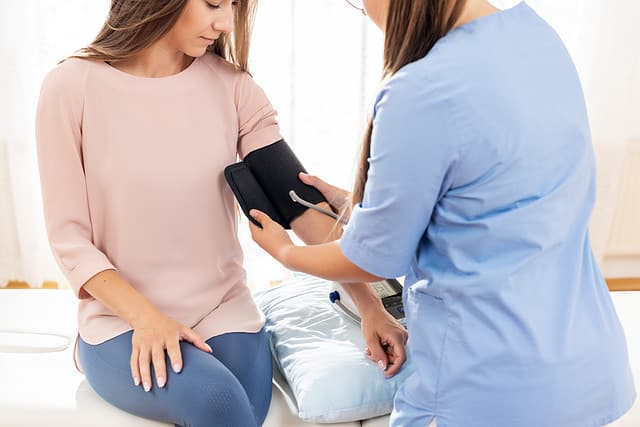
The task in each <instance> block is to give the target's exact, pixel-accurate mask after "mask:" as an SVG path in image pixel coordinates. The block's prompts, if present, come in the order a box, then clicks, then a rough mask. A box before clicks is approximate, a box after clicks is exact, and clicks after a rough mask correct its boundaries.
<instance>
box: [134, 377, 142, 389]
mask: <svg viewBox="0 0 640 427" xmlns="http://www.w3.org/2000/svg"><path fill="white" fill-rule="evenodd" d="M133 383H134V384H135V385H136V387H137V386H139V385H140V378H138V377H133Z"/></svg>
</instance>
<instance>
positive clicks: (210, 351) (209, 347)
mask: <svg viewBox="0 0 640 427" xmlns="http://www.w3.org/2000/svg"><path fill="white" fill-rule="evenodd" d="M207 348H208V349H209V353H213V349H212V348H211V346H210V345H209V344H207Z"/></svg>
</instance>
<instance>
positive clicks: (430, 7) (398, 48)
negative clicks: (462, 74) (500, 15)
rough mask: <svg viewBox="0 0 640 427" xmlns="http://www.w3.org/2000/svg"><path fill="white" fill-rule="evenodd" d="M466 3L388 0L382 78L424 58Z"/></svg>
mask: <svg viewBox="0 0 640 427" xmlns="http://www.w3.org/2000/svg"><path fill="white" fill-rule="evenodd" d="M465 3H466V0H391V1H390V2H389V14H388V17H387V22H386V28H385V38H384V60H383V78H385V79H386V78H389V77H391V76H392V75H394V74H395V73H396V72H397V71H398V70H400V69H401V68H402V67H404V66H405V65H407V64H410V63H412V62H415V61H417V60H418V59H421V58H423V57H425V56H426V55H427V54H428V53H429V51H430V50H431V49H432V48H433V46H435V44H436V43H437V42H438V40H440V39H441V38H442V37H444V36H445V35H446V34H447V33H448V32H449V31H450V30H451V29H452V28H453V26H454V25H455V23H456V22H457V21H458V19H459V18H460V15H461V14H462V9H463V8H464V5H465ZM372 133H373V121H372V120H371V119H369V124H368V126H367V129H366V131H365V135H364V140H363V143H362V149H361V151H360V160H359V164H358V172H357V174H356V180H355V184H354V188H353V193H352V202H353V204H357V203H360V202H361V201H362V198H363V196H364V186H365V184H366V182H367V173H368V172H369V156H370V155H371V135H372Z"/></svg>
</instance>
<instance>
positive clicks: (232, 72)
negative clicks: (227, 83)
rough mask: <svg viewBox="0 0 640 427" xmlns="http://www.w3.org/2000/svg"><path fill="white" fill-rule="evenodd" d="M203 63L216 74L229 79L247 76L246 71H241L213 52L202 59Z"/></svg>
mask: <svg viewBox="0 0 640 427" xmlns="http://www.w3.org/2000/svg"><path fill="white" fill-rule="evenodd" d="M202 61H203V62H204V63H205V64H206V65H207V66H208V67H209V68H210V69H211V70H212V71H214V72H215V73H216V74H218V75H220V76H223V77H227V78H230V79H237V78H239V77H241V76H242V75H243V74H246V73H245V72H244V71H242V70H241V69H239V68H238V67H237V66H235V65H234V64H232V63H231V62H229V61H227V60H226V59H224V58H222V57H220V56H219V55H216V54H215V53H212V52H207V53H205V54H204V56H203V57H202Z"/></svg>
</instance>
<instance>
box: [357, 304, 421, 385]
mask: <svg viewBox="0 0 640 427" xmlns="http://www.w3.org/2000/svg"><path fill="white" fill-rule="evenodd" d="M361 315H362V336H363V337H364V339H365V341H366V343H367V348H366V349H365V352H366V353H367V354H368V356H369V358H370V359H371V360H373V361H374V362H376V363H377V364H378V366H380V369H383V370H384V371H385V374H386V376H387V378H390V377H392V376H394V375H395V374H397V373H398V371H400V368H401V367H402V364H403V363H404V362H405V360H406V359H407V355H406V345H407V339H408V337H409V335H408V334H407V330H406V329H405V328H404V327H403V326H402V325H401V324H400V323H399V322H398V321H397V320H396V319H395V318H394V317H393V316H392V315H391V314H389V312H388V311H387V310H385V309H384V307H382V308H379V307H375V308H372V309H371V310H369V311H368V312H366V313H364V314H363V313H361Z"/></svg>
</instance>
